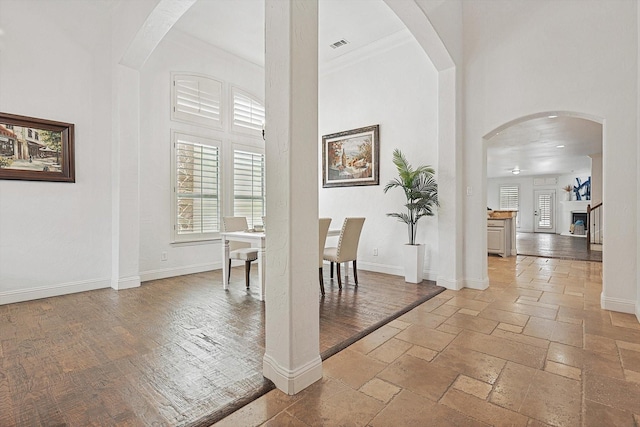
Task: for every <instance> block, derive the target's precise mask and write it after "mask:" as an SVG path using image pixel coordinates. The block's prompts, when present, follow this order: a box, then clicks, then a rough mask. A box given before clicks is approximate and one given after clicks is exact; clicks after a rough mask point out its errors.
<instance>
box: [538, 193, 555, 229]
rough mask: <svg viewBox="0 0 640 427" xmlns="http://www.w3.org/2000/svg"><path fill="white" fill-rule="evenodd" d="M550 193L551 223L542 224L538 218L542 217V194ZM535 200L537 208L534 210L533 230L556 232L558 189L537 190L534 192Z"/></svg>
mask: <svg viewBox="0 0 640 427" xmlns="http://www.w3.org/2000/svg"><path fill="white" fill-rule="evenodd" d="M542 195H548V196H549V202H550V207H549V208H550V211H551V212H549V214H550V218H551V221H550V223H551V224H550V225H549V226H541V225H540V222H539V220H538V218H539V217H540V215H539V214H540V196H542ZM533 200H534V206H535V210H534V212H533V231H534V233H555V232H556V190H535V191H534V192H533Z"/></svg>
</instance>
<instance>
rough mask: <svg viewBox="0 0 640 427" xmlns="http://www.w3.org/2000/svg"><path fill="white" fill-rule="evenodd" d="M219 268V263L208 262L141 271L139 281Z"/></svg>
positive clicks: (220, 264) (220, 265)
mask: <svg viewBox="0 0 640 427" xmlns="http://www.w3.org/2000/svg"><path fill="white" fill-rule="evenodd" d="M243 265H244V264H243ZM221 268H222V263H221V262H209V263H205V264H193V265H185V266H180V267H170V268H160V269H156V270H147V271H141V272H140V280H141V281H142V282H148V281H149V280H158V279H166V278H167V277H176V276H184V275H185V274H195V273H202V272H203V271H210V270H220V269H221Z"/></svg>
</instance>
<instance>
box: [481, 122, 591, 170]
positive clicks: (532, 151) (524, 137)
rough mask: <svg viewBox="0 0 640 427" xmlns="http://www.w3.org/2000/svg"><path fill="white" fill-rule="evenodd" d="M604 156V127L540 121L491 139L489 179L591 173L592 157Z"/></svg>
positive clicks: (514, 127)
mask: <svg viewBox="0 0 640 427" xmlns="http://www.w3.org/2000/svg"><path fill="white" fill-rule="evenodd" d="M601 153H602V125H601V124H599V123H595V122H593V121H590V120H585V119H581V118H577V117H567V116H559V117H551V118H550V117H549V116H544V117H538V118H533V119H530V120H527V121H523V122H520V123H517V124H514V125H512V126H510V127H508V128H506V129H504V130H501V131H500V132H499V133H498V134H497V135H495V136H493V137H492V138H491V139H489V141H488V144H487V177H489V178H500V177H507V176H513V173H512V171H513V170H514V169H519V170H520V174H519V175H518V176H527V175H562V174H569V173H571V172H578V171H585V170H586V171H588V170H590V168H591V158H590V157H589V155H592V154H601Z"/></svg>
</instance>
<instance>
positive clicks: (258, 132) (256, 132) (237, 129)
mask: <svg viewBox="0 0 640 427" xmlns="http://www.w3.org/2000/svg"><path fill="white" fill-rule="evenodd" d="M236 93H238V94H239V95H242V96H244V97H246V98H249V99H250V100H251V101H253V102H255V103H257V104H259V105H260V106H261V107H262V108H263V110H265V113H264V117H263V119H262V121H263V123H264V120H265V119H266V106H265V104H264V101H263V100H262V99H260V98H259V97H257V96H255V95H254V94H252V93H251V92H248V91H246V90H244V89H241V88H239V87H237V86H233V85H231V90H230V91H229V96H230V98H231V101H230V102H229V121H230V125H229V127H230V129H231V131H232V132H233V133H237V134H241V135H251V136H257V137H261V136H262V128H260V129H252V128H249V127H245V126H239V125H236V123H235V111H236V96H235V95H236Z"/></svg>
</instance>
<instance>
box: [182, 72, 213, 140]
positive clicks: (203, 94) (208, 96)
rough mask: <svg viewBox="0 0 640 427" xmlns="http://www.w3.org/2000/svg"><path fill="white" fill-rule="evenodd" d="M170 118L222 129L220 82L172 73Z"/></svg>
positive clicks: (202, 77)
mask: <svg viewBox="0 0 640 427" xmlns="http://www.w3.org/2000/svg"><path fill="white" fill-rule="evenodd" d="M172 104H173V105H172V108H171V119H172V120H176V121H183V122H188V123H195V124H198V125H202V126H207V127H210V128H214V129H222V83H221V82H219V81H217V80H215V79H212V78H209V77H204V76H198V75H192V74H173V84H172Z"/></svg>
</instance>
